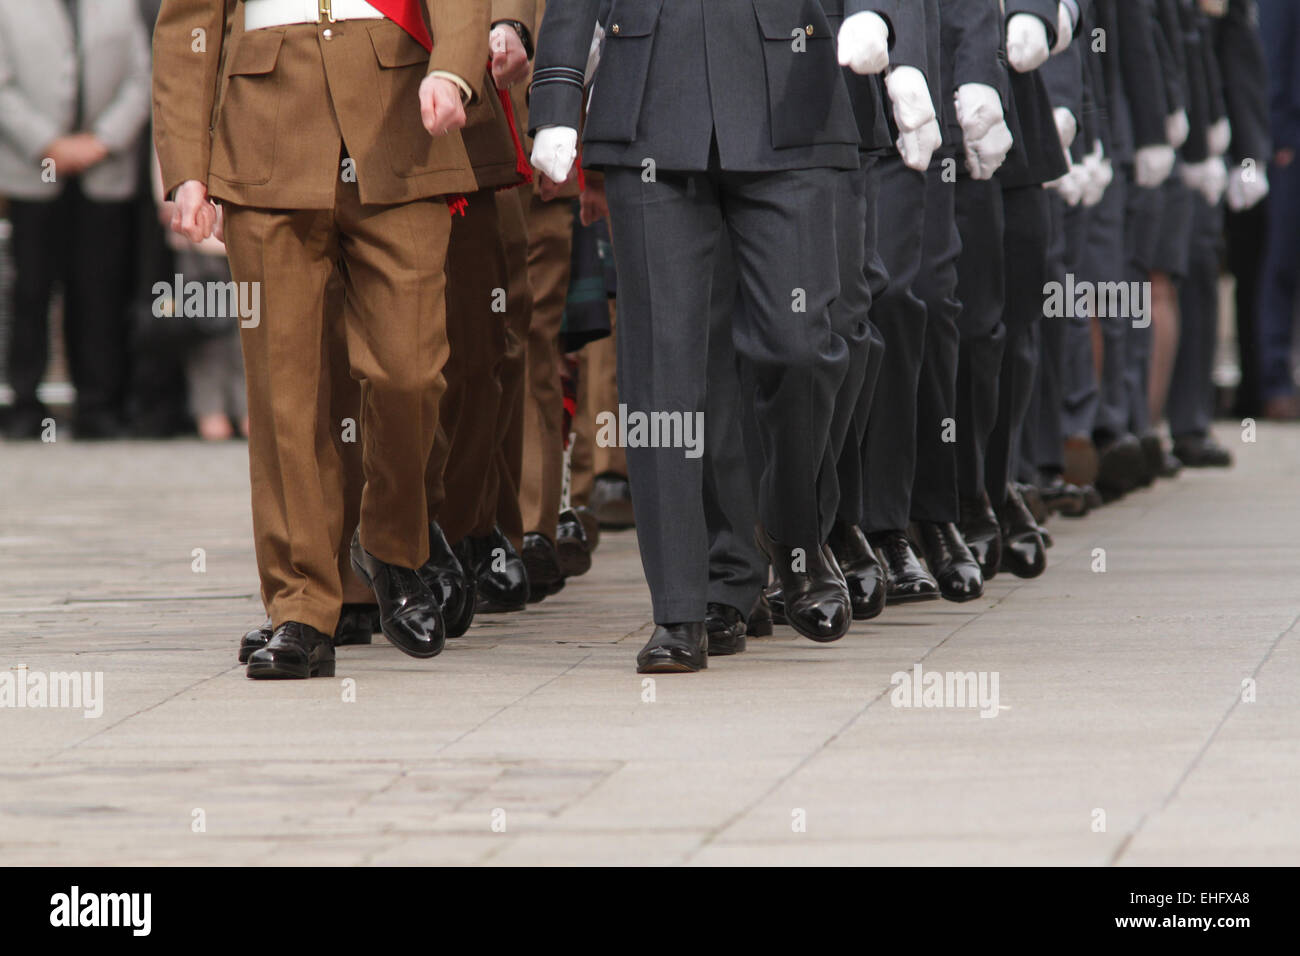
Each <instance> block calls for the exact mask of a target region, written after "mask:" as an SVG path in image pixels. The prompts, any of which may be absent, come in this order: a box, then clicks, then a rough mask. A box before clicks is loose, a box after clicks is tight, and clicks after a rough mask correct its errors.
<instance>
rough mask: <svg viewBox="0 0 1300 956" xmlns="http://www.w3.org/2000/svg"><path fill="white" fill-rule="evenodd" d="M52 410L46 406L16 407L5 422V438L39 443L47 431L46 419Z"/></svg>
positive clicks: (11, 410) (10, 411)
mask: <svg viewBox="0 0 1300 956" xmlns="http://www.w3.org/2000/svg"><path fill="white" fill-rule="evenodd" d="M49 417H50V410H49V409H48V408H46V407H45V406H44V405H41V404H39V403H38V404H36V405H29V404H25V403H24V404H22V405H15V406H14V407H13V408H11V409H10V410H9V417H8V419H6V421H5V431H4V434H5V438H8V439H9V440H10V441H39V440H40V438H41V435H42V433H43V432H44V431H45V424H44V423H45V419H47V418H49Z"/></svg>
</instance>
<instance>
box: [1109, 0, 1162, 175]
mask: <svg viewBox="0 0 1300 956" xmlns="http://www.w3.org/2000/svg"><path fill="white" fill-rule="evenodd" d="M1115 7H1116V22H1117V24H1118V26H1119V33H1120V35H1119V38H1118V40H1119V63H1120V73H1121V76H1122V78H1123V81H1124V91H1125V94H1126V96H1127V98H1128V104H1129V113H1130V115H1131V116H1132V119H1133V139H1134V146H1136V147H1137V148H1138V149H1141V148H1142V147H1144V146H1163V145H1167V143H1168V139H1167V135H1168V134H1167V133H1166V132H1165V120H1166V119H1167V118H1168V116H1169V109H1168V104H1167V102H1166V99H1165V87H1164V82H1163V81H1162V79H1161V77H1160V60H1159V57H1158V55H1157V53H1156V45H1155V38H1154V36H1153V34H1154V32H1155V21H1154V18H1153V17H1152V7H1151V4H1150V3H1149V0H1123V2H1121V3H1117V4H1116V5H1115Z"/></svg>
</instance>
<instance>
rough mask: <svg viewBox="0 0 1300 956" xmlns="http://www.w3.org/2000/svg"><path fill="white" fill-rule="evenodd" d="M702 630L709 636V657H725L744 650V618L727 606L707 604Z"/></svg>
mask: <svg viewBox="0 0 1300 956" xmlns="http://www.w3.org/2000/svg"><path fill="white" fill-rule="evenodd" d="M704 630H705V631H707V632H708V635H709V656H710V657H727V656H728V655H731V654H739V653H740V652H741V651H743V650H744V649H745V618H744V616H743V615H742V614H741V613H740V612H739V611H737V610H736V609H735V608H734V607H731V606H730V605H729V604H718V603H715V602H713V601H710V602H709V610H708V612H707V613H706V614H705V615H704Z"/></svg>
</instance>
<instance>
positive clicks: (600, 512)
mask: <svg viewBox="0 0 1300 956" xmlns="http://www.w3.org/2000/svg"><path fill="white" fill-rule="evenodd" d="M588 503H589V504H590V506H591V510H592V511H594V512H596V520H597V521H599V522H600V526H601V527H602V528H609V529H610V530H611V531H617V530H621V529H623V528H634V527H636V515H635V514H633V512H632V486H631V485H629V484H628V481H627V479H626V478H624V477H623V476H622V475H616V474H614V473H613V472H607V473H606V474H603V475H597V476H596V479H595V481H593V482H592V485H591V499H590V501H589V502H588Z"/></svg>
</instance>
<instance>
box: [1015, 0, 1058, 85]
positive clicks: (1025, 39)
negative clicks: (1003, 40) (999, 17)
mask: <svg viewBox="0 0 1300 956" xmlns="http://www.w3.org/2000/svg"><path fill="white" fill-rule="evenodd" d="M1051 55H1052V50H1051V48H1050V47H1049V46H1048V45H1047V27H1046V26H1044V25H1043V21H1042V20H1040V19H1038V17H1036V16H1034V15H1033V14H1032V13H1013V14H1012V15H1011V17H1010V19H1008V20H1007V62H1008V63H1010V64H1011V68H1012V69H1013V70H1015V71H1016V72H1017V73H1032V72H1033V71H1034V70H1036V69H1038V68H1039V67H1040V66H1042V65H1043V64H1044V63H1046V62H1047V58H1048V57H1049V56H1051Z"/></svg>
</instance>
